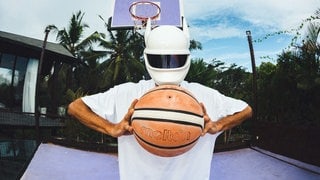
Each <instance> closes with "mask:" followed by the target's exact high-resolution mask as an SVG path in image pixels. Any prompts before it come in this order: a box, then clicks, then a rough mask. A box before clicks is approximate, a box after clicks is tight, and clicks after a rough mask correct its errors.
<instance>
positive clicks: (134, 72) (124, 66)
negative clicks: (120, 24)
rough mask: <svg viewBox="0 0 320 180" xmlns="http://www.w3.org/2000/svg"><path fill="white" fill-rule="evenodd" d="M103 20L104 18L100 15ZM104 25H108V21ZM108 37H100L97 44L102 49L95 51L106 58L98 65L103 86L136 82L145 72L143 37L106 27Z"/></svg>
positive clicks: (98, 55)
mask: <svg viewBox="0 0 320 180" xmlns="http://www.w3.org/2000/svg"><path fill="white" fill-rule="evenodd" d="M100 18H101V19H102V20H103V21H104V19H103V18H102V17H101V16H100ZM104 23H105V27H106V28H107V27H108V23H106V22H105V21H104ZM108 33H109V39H108V40H106V39H104V38H101V39H100V43H99V46H100V47H102V48H103V49H104V50H102V51H95V53H96V54H97V57H99V58H100V59H101V58H102V59H106V60H105V61H103V62H102V63H101V65H100V72H101V76H100V77H102V79H103V81H104V83H103V84H105V86H104V87H103V89H108V88H110V87H112V86H114V85H117V84H121V83H123V82H128V81H131V82H137V81H139V80H141V79H142V78H143V76H144V74H145V68H144V64H143V62H142V54H143V49H144V47H143V46H144V39H143V36H141V35H140V34H138V33H134V32H133V31H131V30H116V31H111V30H109V29H108Z"/></svg>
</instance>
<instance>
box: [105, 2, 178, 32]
mask: <svg viewBox="0 0 320 180" xmlns="http://www.w3.org/2000/svg"><path fill="white" fill-rule="evenodd" d="M180 1H181V0H114V8H113V14H112V17H110V18H109V25H110V27H109V28H110V29H111V30H116V29H133V28H135V26H136V25H137V24H136V23H137V21H135V19H134V18H133V17H132V15H131V13H130V10H131V12H134V13H136V14H139V15H141V14H142V15H143V14H146V13H148V12H147V11H145V10H144V6H145V7H146V8H147V9H148V8H149V9H151V10H152V7H149V6H148V4H146V5H144V6H139V7H138V6H137V7H132V4H135V3H137V2H151V3H152V4H156V5H157V7H156V10H158V9H157V8H159V10H158V12H155V13H159V15H158V16H157V18H156V19H154V20H153V23H154V25H173V26H177V27H181V26H182V19H181V17H182V13H181V11H182V10H181V5H180ZM154 9H155V8H153V10H152V11H155V10H154ZM149 13H150V12H149ZM155 13H153V14H152V12H151V13H150V15H149V14H146V16H152V15H154V14H155Z"/></svg>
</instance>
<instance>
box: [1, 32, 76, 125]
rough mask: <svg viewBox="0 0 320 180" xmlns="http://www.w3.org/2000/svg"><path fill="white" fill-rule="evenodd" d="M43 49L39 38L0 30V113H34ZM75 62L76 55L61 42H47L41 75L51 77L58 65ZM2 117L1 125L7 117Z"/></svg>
mask: <svg viewBox="0 0 320 180" xmlns="http://www.w3.org/2000/svg"><path fill="white" fill-rule="evenodd" d="M42 48H43V41H42V40H38V39H33V38H29V37H25V36H21V35H17V34H12V33H8V32H3V31H0V113H1V112H14V113H31V114H32V113H35V101H36V100H35V97H36V87H37V85H36V82H37V76H38V73H37V72H38V65H39V60H40V56H41V52H42ZM75 62H76V58H75V57H74V56H73V55H72V54H71V53H70V52H69V51H68V50H67V49H65V48H64V47H63V46H62V45H60V44H56V43H51V42H47V44H46V50H45V53H44V58H43V63H42V68H41V70H42V71H41V74H40V76H41V78H44V77H46V76H48V75H49V76H50V75H51V77H52V75H53V74H54V73H55V72H56V71H57V68H59V67H61V66H62V65H66V64H67V65H73V64H74V63H75ZM39 108H40V107H39ZM54 108H58V107H54ZM1 116H4V114H3V113H1ZM1 116H0V124H3V123H4V121H5V120H6V118H7V117H4V118H1ZM20 118H21V117H18V118H17V119H20ZM8 123H10V122H8ZM11 123H12V122H11Z"/></svg>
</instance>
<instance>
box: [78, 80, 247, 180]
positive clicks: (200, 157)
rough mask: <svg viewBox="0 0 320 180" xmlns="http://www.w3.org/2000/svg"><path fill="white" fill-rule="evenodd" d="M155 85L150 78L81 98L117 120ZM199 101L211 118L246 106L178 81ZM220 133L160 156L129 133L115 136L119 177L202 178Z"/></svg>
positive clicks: (207, 173)
mask: <svg viewBox="0 0 320 180" xmlns="http://www.w3.org/2000/svg"><path fill="white" fill-rule="evenodd" d="M154 87H155V83H154V81H153V80H148V81H145V80H142V81H140V82H139V83H125V84H121V85H118V86H115V87H114V88H112V89H110V90H108V91H106V92H104V93H99V94H95V95H91V96H86V97H83V98H82V100H83V101H84V102H85V103H86V104H87V105H88V106H89V107H90V108H91V109H92V110H93V111H94V112H95V113H97V114H98V115H100V116H101V117H103V118H105V119H108V120H109V121H110V122H113V123H117V122H119V121H121V120H122V118H123V117H124V115H125V114H126V113H127V111H128V108H129V107H130V105H131V102H132V101H133V100H134V99H139V97H141V96H142V95H143V94H144V93H145V92H147V91H148V90H150V89H151V88H154ZM181 87H183V88H186V89H187V90H189V91H190V92H191V93H192V94H193V95H194V96H195V97H196V98H197V99H198V101H199V102H202V103H203V104H204V105H205V107H206V110H207V113H208V115H209V117H210V118H211V120H213V121H216V120H218V119H220V118H221V117H224V116H227V115H232V114H234V113H236V112H239V111H241V110H243V109H244V108H245V107H247V103H245V102H244V101H241V100H237V99H233V98H230V97H227V96H224V95H222V94H221V93H219V92H218V91H216V90H214V89H211V88H208V87H206V86H203V85H201V84H198V83H188V82H185V81H184V82H182V83H181ZM219 134H220V133H217V134H215V135H211V134H206V135H205V136H203V137H200V138H199V140H198V142H197V144H196V145H195V146H194V147H193V148H192V149H191V150H189V151H188V152H186V153H183V154H181V155H179V156H175V157H160V156H156V155H153V154H151V153H149V152H147V151H146V150H145V149H143V148H142V147H141V146H140V145H139V144H138V142H137V141H136V140H135V138H134V136H133V135H127V136H121V137H119V138H118V157H119V170H120V178H121V179H122V180H143V179H152V180H157V179H159V180H164V179H165V180H180V179H181V180H189V179H190V180H195V179H201V180H206V179H209V177H210V168H211V167H210V165H211V160H212V155H213V150H214V145H215V140H216V138H217V136H218V135H219Z"/></svg>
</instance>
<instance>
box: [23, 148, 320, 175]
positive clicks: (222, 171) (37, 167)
mask: <svg viewBox="0 0 320 180" xmlns="http://www.w3.org/2000/svg"><path fill="white" fill-rule="evenodd" d="M21 179H22V180H29V179H32V180H42V179H46V180H50V179H52V180H56V179H64V180H69V179H70V180H73V179H79V180H80V179H84V180H87V179H96V180H100V179H111V180H117V179H119V168H118V159H117V156H116V155H112V154H106V153H96V152H88V151H82V150H78V149H73V148H66V147H63V146H59V145H54V144H41V145H40V146H39V148H38V150H37V151H36V153H35V155H34V157H33V159H32V160H31V162H30V164H29V166H28V168H27V170H26V171H25V172H24V174H23V176H22V178H21ZM210 179H223V180H234V179H245V180H258V179H266V180H269V179H270V180H289V179H290V180H302V179H303V180H319V179H320V167H317V166H312V165H309V164H306V163H303V162H300V161H296V160H293V159H290V158H286V157H284V156H280V155H277V154H273V153H270V152H267V151H264V150H261V149H257V150H254V149H251V148H245V149H239V150H235V151H227V152H220V153H214V155H213V161H212V168H211V178H210Z"/></svg>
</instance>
